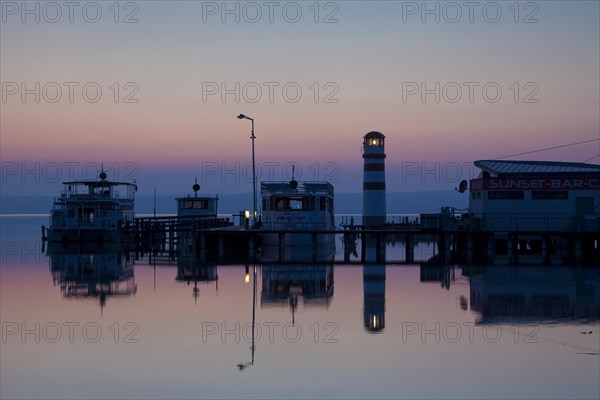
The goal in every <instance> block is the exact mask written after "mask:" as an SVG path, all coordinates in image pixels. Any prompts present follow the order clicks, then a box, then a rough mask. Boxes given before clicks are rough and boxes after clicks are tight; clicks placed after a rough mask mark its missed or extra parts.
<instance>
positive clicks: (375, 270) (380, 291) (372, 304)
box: [363, 234, 386, 333]
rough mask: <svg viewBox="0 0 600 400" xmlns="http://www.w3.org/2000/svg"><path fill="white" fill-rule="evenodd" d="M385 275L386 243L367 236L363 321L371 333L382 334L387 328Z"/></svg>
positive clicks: (372, 236)
mask: <svg viewBox="0 0 600 400" xmlns="http://www.w3.org/2000/svg"><path fill="white" fill-rule="evenodd" d="M378 250H379V251H378ZM385 275H386V266H385V242H384V241H381V240H380V241H378V240H377V237H376V236H374V235H369V234H367V236H366V238H365V263H364V264H363V298H364V305H363V321H364V328H365V329H366V330H367V332H370V333H378V332H382V331H383V329H384V328H385Z"/></svg>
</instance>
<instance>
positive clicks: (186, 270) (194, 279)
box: [175, 252, 219, 301]
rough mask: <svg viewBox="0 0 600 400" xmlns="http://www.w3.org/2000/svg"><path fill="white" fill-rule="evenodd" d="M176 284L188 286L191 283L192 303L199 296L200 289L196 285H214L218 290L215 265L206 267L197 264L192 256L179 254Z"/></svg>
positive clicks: (217, 275) (217, 276)
mask: <svg viewBox="0 0 600 400" xmlns="http://www.w3.org/2000/svg"><path fill="white" fill-rule="evenodd" d="M175 280H176V281H177V282H183V283H185V284H187V285H188V286H189V285H190V284H191V283H193V284H194V287H193V288H192V296H193V297H194V301H197V300H198V297H199V296H200V288H199V287H198V283H199V282H202V283H205V284H210V283H213V282H214V283H215V286H216V289H217V290H219V274H218V272H217V266H216V265H206V264H201V263H200V262H198V260H197V257H194V256H193V255H192V254H189V253H185V252H180V253H179V254H178V257H177V276H176V277H175Z"/></svg>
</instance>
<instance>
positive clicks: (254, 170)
mask: <svg viewBox="0 0 600 400" xmlns="http://www.w3.org/2000/svg"><path fill="white" fill-rule="evenodd" d="M237 117H238V119H249V120H250V121H251V122H252V135H251V136H250V139H252V211H253V212H252V227H253V228H256V163H255V162H254V138H256V136H254V118H250V117H248V116H246V115H244V114H240V115H238V116H237Z"/></svg>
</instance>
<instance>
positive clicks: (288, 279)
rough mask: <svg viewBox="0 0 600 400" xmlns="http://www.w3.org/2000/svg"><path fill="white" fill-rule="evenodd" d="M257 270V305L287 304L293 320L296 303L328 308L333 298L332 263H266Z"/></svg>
mask: <svg viewBox="0 0 600 400" xmlns="http://www.w3.org/2000/svg"><path fill="white" fill-rule="evenodd" d="M261 270H262V271H261V272H262V291H261V296H260V304H261V308H263V307H285V306H286V305H287V306H288V307H289V309H290V311H291V312H292V320H293V319H294V315H295V311H296V310H297V308H298V305H299V304H302V305H303V306H304V307H324V308H328V307H329V305H330V304H331V301H332V300H333V287H334V285H333V275H334V266H333V264H332V263H326V264H266V265H263V266H262V269H261Z"/></svg>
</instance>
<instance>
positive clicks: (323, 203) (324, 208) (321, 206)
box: [319, 197, 327, 211]
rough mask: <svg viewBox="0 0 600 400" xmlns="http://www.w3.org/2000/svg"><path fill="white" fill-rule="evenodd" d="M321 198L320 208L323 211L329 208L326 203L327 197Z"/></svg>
mask: <svg viewBox="0 0 600 400" xmlns="http://www.w3.org/2000/svg"><path fill="white" fill-rule="evenodd" d="M320 200H321V201H320V203H321V204H320V207H319V209H320V210H321V211H326V210H327V205H326V204H327V199H326V198H325V197H321V198H320Z"/></svg>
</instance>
